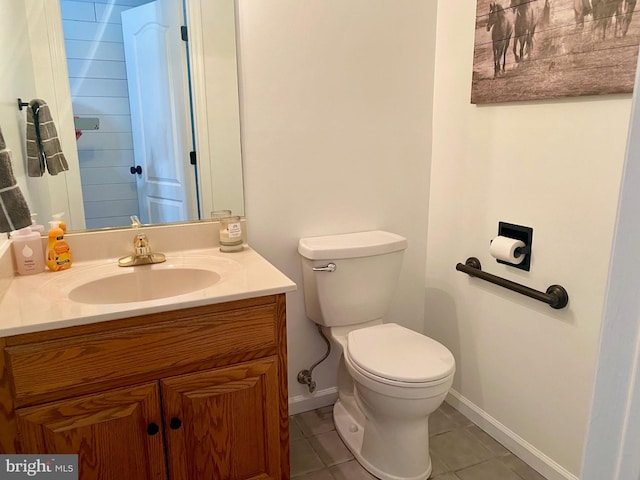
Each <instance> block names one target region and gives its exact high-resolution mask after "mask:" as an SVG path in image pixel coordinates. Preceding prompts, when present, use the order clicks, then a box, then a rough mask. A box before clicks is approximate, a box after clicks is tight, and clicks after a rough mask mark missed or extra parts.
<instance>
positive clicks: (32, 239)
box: [11, 227, 44, 275]
mask: <svg viewBox="0 0 640 480" xmlns="http://www.w3.org/2000/svg"><path fill="white" fill-rule="evenodd" d="M11 240H12V244H13V254H14V256H15V259H16V266H17V267H18V273H19V274H20V275H33V274H35V273H40V272H43V271H44V253H43V249H42V242H41V241H40V234H39V233H38V232H34V231H33V230H31V227H25V228H21V229H20V230H17V231H15V232H13V233H12V234H11Z"/></svg>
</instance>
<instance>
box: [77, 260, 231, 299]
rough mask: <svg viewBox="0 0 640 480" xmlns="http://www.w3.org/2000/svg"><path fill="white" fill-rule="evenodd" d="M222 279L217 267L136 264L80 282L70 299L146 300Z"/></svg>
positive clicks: (183, 292) (201, 287)
mask: <svg viewBox="0 0 640 480" xmlns="http://www.w3.org/2000/svg"><path fill="white" fill-rule="evenodd" d="M145 267H146V268H145ZM220 279H221V277H220V275H219V274H218V273H216V272H215V271H212V270H202V269H198V268H189V267H176V268H157V269H152V268H149V266H144V267H133V268H131V269H130V270H126V271H124V270H123V272H122V273H120V274H117V275H112V276H108V277H104V278H99V279H97V280H92V281H89V282H87V283H83V284H81V285H78V286H77V287H75V288H73V289H71V291H69V299H71V300H73V301H74V302H79V303H90V304H110V303H130V302H144V301H147V300H158V299H160V298H168V297H175V296H177V295H183V294H185V293H190V292H195V291H197V290H202V289H204V288H207V287H210V286H211V285H213V284H215V283H217V282H219V281H220Z"/></svg>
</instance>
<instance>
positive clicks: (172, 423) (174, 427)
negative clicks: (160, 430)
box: [169, 417, 182, 430]
mask: <svg viewBox="0 0 640 480" xmlns="http://www.w3.org/2000/svg"><path fill="white" fill-rule="evenodd" d="M181 426H182V420H180V419H179V418H178V417H173V418H172V419H171V421H170V422H169V427H170V428H171V430H178V429H179V428H180V427H181Z"/></svg>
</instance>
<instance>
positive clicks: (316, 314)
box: [298, 231, 455, 480]
mask: <svg viewBox="0 0 640 480" xmlns="http://www.w3.org/2000/svg"><path fill="white" fill-rule="evenodd" d="M406 246H407V242H406V239H404V238H403V237H401V236H399V235H395V234H393V233H389V232H383V231H373V232H358V233H352V234H342V235H330V236H325V237H313V238H306V239H301V240H300V242H299V245H298V251H299V253H300V255H301V257H302V270H303V282H304V294H305V308H306V312H307V316H308V317H309V318H310V319H311V320H313V321H314V322H316V323H317V324H319V325H321V326H322V329H323V331H324V333H325V334H326V335H327V337H328V338H329V339H330V340H331V342H332V343H333V344H335V345H336V346H337V347H338V348H340V349H341V351H342V357H341V360H340V364H339V371H338V400H337V402H336V404H335V405H334V408H333V418H334V422H335V426H336V431H337V432H338V434H339V435H340V437H341V438H342V440H343V441H344V443H345V444H346V446H347V448H348V449H349V450H350V451H351V453H352V454H353V456H354V457H355V459H356V460H357V461H358V462H359V463H360V464H361V465H362V466H363V467H364V468H365V469H366V470H368V471H369V472H371V473H372V474H373V475H375V476H376V477H378V478H380V479H382V480H426V479H427V478H428V477H429V475H430V474H431V470H432V467H431V459H430V456H429V415H430V414H431V413H432V412H433V411H435V410H436V409H437V408H438V407H439V406H440V405H441V403H442V402H443V401H444V398H445V397H446V395H447V392H448V391H449V389H450V388H451V384H452V382H453V376H454V373H455V360H454V357H453V355H452V354H451V352H450V351H449V350H448V349H447V348H446V347H444V346H443V345H441V344H440V343H438V342H437V341H435V340H433V339H431V338H429V337H426V336H424V335H422V334H420V333H417V332H415V331H412V330H410V329H408V328H405V327H402V326H400V325H398V324H396V323H389V322H387V321H386V320H385V314H386V311H387V308H388V306H389V304H390V302H391V299H392V296H393V291H394V289H395V285H396V283H397V280H398V277H399V274H400V269H401V265H402V255H403V252H404V250H405V248H406Z"/></svg>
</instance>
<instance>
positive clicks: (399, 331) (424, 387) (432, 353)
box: [334, 324, 455, 480]
mask: <svg viewBox="0 0 640 480" xmlns="http://www.w3.org/2000/svg"><path fill="white" fill-rule="evenodd" d="M339 343H340V344H341V345H342V346H343V358H342V361H343V362H344V366H345V368H346V371H347V373H348V378H347V379H343V382H344V381H345V380H346V381H349V380H350V381H352V382H353V388H346V389H345V388H344V385H342V387H343V388H340V387H341V385H339V387H338V391H339V399H338V402H337V403H336V405H335V406H334V421H335V424H336V430H337V432H338V434H339V435H340V437H341V438H342V439H343V441H344V442H345V444H346V445H347V446H348V447H349V450H350V451H351V452H352V453H353V455H354V457H355V458H356V459H357V460H358V462H360V464H362V465H363V466H364V467H365V468H366V469H367V470H368V471H369V472H371V473H372V474H373V475H375V476H376V477H378V478H381V479H383V480H400V479H402V480H409V479H412V480H423V479H426V478H428V477H429V475H430V474H431V460H430V456H429V454H428V452H429V415H430V414H431V413H432V412H433V411H435V410H436V409H437V408H438V407H439V406H440V405H441V404H442V402H443V400H444V398H445V397H446V395H447V392H448V391H449V389H450V388H451V384H452V382H453V375H454V370H455V364H454V360H453V355H451V353H450V352H449V351H448V350H447V349H446V348H445V347H443V346H442V345H441V344H439V343H438V342H435V341H434V340H432V339H430V338H428V337H425V336H424V335H420V334H418V333H416V332H413V331H412V330H409V329H406V328H404V327H401V326H399V325H396V324H380V325H377V326H371V327H367V328H364V329H358V330H354V331H352V332H350V333H349V334H348V335H347V339H346V345H345V341H344V340H343V341H341V342H339ZM345 346H346V348H345ZM344 392H346V394H343V393H344Z"/></svg>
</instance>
